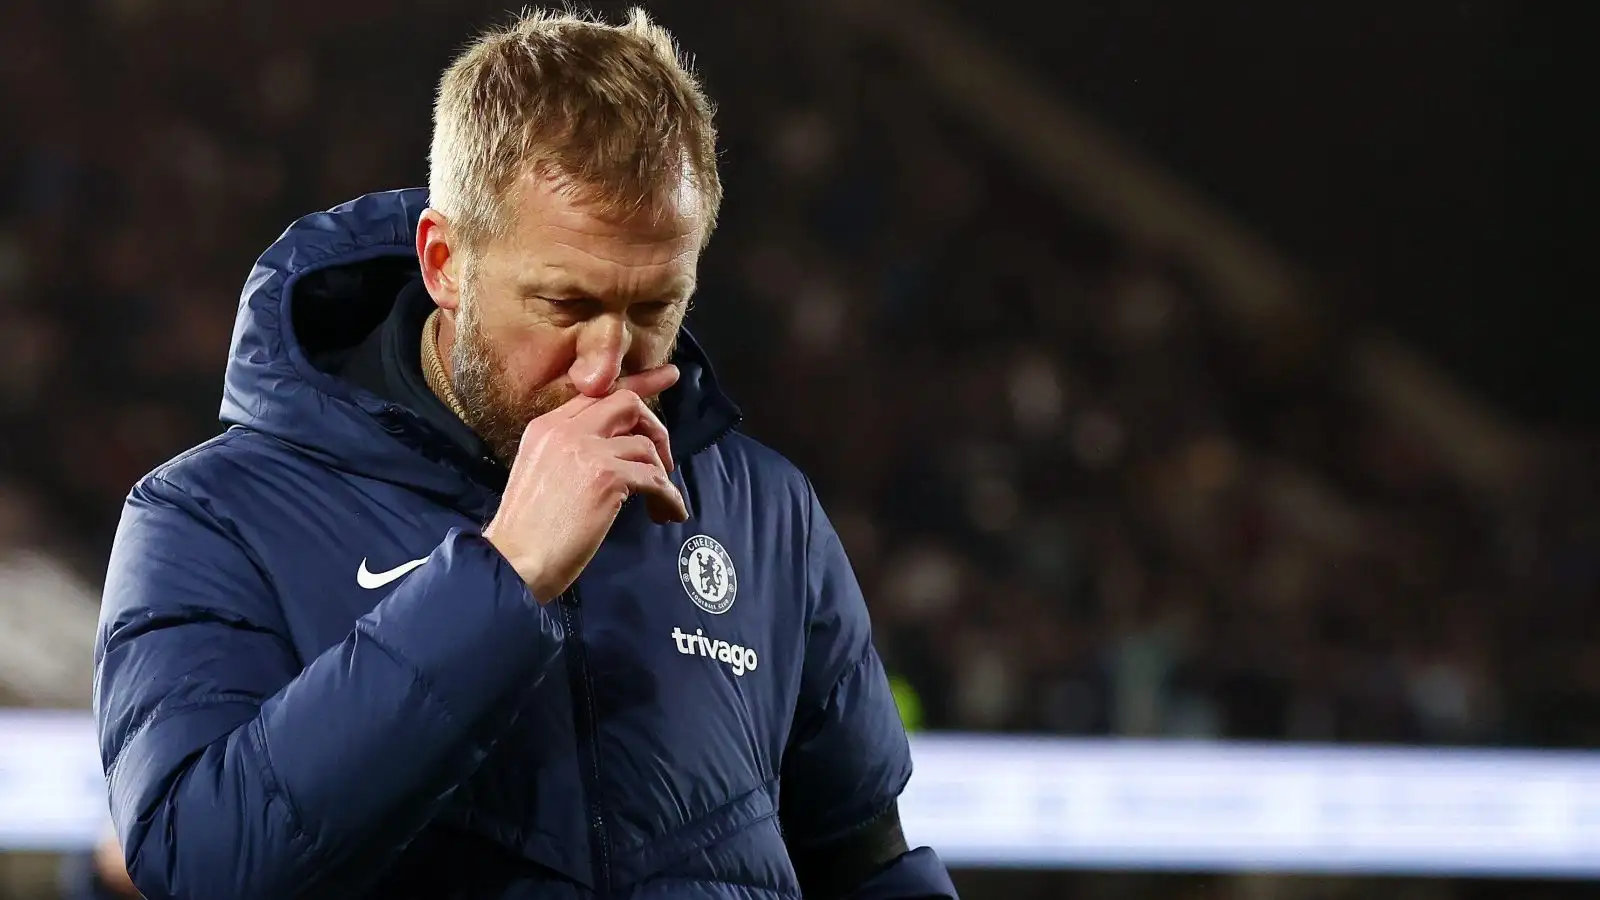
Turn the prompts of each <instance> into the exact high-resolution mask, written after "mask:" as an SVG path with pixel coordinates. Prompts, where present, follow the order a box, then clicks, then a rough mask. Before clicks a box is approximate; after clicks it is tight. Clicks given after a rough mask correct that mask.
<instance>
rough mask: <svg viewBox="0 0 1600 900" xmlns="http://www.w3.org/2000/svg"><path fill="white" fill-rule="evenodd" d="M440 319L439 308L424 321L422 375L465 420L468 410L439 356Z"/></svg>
mask: <svg viewBox="0 0 1600 900" xmlns="http://www.w3.org/2000/svg"><path fill="white" fill-rule="evenodd" d="M439 321H440V320H439V310H437V309H435V310H434V311H433V312H431V313H429V314H428V320H427V321H426V322H423V323H422V377H423V379H424V380H425V381H427V382H428V389H429V390H431V391H433V393H434V396H436V397H438V398H439V399H440V400H442V401H444V405H445V406H448V407H450V411H451V412H453V413H455V415H456V418H458V419H460V420H461V421H463V422H465V421H467V413H466V410H465V408H463V407H462V405H461V400H460V399H459V398H457V397H456V391H455V388H454V387H452V386H451V384H450V375H449V372H448V370H446V369H445V366H444V360H442V359H440V357H439Z"/></svg>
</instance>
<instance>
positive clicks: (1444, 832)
mask: <svg viewBox="0 0 1600 900" xmlns="http://www.w3.org/2000/svg"><path fill="white" fill-rule="evenodd" d="M646 5H647V7H648V8H649V9H651V11H652V12H653V13H654V14H655V15H656V16H657V17H658V19H659V20H661V21H662V22H663V23H664V24H666V25H667V26H668V27H669V28H671V29H673V30H674V31H675V32H676V33H677V34H678V35H679V37H680V39H681V40H682V42H683V43H684V45H685V47H686V48H688V49H689V50H691V51H693V53H694V54H695V56H696V57H697V59H698V61H699V65H700V68H701V71H702V72H703V74H704V75H705V78H706V80H707V82H708V85H709V89H710V91H711V94H712V96H713V97H714V98H715V99H716V100H717V101H718V103H719V105H720V108H721V115H720V122H721V127H722V129H723V147H724V159H725V169H724V181H725V183H726V185H727V188H728V195H727V203H726V207H725V212H724V215H723V219H722V224H721V227H720V230H719V232H718V234H717V237H716V239H715V240H714V241H713V243H712V247H711V250H710V252H709V254H708V255H707V257H706V258H705V260H704V262H703V264H702V288H701V293H700V299H699V302H698V308H697V309H696V311H695V313H694V314H693V315H692V318H691V322H692V327H693V328H695V330H696V332H697V333H698V334H699V335H700V336H701V338H702V340H703V341H705V342H706V343H707V344H708V345H709V347H710V349H711V351H712V354H713V357H714V359H715V360H717V361H718V363H719V365H720V368H721V370H722V371H723V373H724V377H725V381H727V382H728V383H729V384H731V385H732V387H733V389H734V393H735V396H736V397H738V398H739V399H740V401H741V402H742V403H743V405H744V406H745V408H746V410H747V411H748V413H749V414H750V419H749V425H748V428H749V430H750V431H751V432H753V433H754V434H755V435H757V436H758V437H761V438H763V439H764V440H766V441H768V442H770V443H772V444H774V445H775V446H777V447H778V448H779V449H780V450H782V451H783V452H785V453H786V454H788V455H789V456H790V457H792V458H793V459H795V460H796V461H797V462H799V463H800V464H801V465H802V467H804V468H805V469H806V470H807V471H808V472H809V473H810V474H811V476H812V478H813V479H814V481H815V482H816V484H817V485H818V488H819V490H820V491H821V493H822V496H823V499H824V501H825V502H826V503H827V504H828V505H829V507H830V509H831V511H832V514H833V516H834V518H835V520H836V521H837V522H838V523H839V525H840V530H841V532H842V534H843V536H844V539H845V542H846V544H847V547H848V549H849V552H850V554H851V557H852V559H853V561H854V563H855V566H856V568H857V570H858V572H859V574H860V577H861V579H862V581H863V583H864V586H865V587H866V589H867V595H868V597H869V598H870V601H871V603H872V609H873V615H874V618H875V622H876V627H877V635H878V643H879V647H880V649H881V650H882V652H883V653H884V655H885V658H886V660H887V661H888V663H889V665H890V668H891V670H892V671H893V672H894V673H895V675H896V678H897V680H898V687H899V690H900V696H901V698H902V701H903V712H904V713H905V715H906V718H907V722H908V725H910V726H911V727H912V728H914V729H915V730H916V733H917V745H916V748H917V759H918V764H919V767H920V768H919V773H920V774H919V776H918V777H917V778H916V779H915V780H914V782H913V792H912V794H911V795H909V796H908V797H907V798H906V803H905V810H906V819H907V827H908V831H910V832H911V835H910V836H911V837H912V838H913V840H921V841H925V842H931V843H933V844H934V845H935V846H937V847H938V848H939V849H940V850H941V852H943V853H944V854H945V855H946V856H947V858H949V859H950V860H951V861H952V862H953V863H955V864H957V865H959V866H960V867H961V870H960V872H959V873H958V883H959V884H960V885H961V887H962V889H963V891H964V895H965V896H967V897H969V898H988V897H1015V898H1046V897H1081V898H1113V897H1116V898H1122V897H1127V898H1144V897H1162V898H1168V897H1171V898H1193V900H1201V898H1206V900H1210V898H1232V897H1239V898H1249V900H1269V898H1271V900H1276V898H1343V897H1367V896H1384V897H1400V898H1429V900H1432V898H1439V900H1446V898H1479V897H1502V896H1505V897H1529V898H1540V897H1551V898H1558V897H1579V896H1595V895H1596V894H1600V890H1597V888H1596V887H1595V884H1594V883H1593V881H1591V880H1590V879H1594V878H1597V877H1600V753H1593V751H1592V750H1589V749H1586V748H1591V747H1593V746H1594V745H1595V744H1596V743H1597V742H1600V641H1597V638H1600V634H1597V629H1596V628H1595V622H1596V617H1595V615H1594V607H1595V605H1596V602H1597V601H1600V512H1597V507H1596V504H1597V502H1600V467H1597V466H1596V460H1597V459H1600V453H1597V450H1600V440H1597V435H1600V431H1597V429H1596V427H1595V425H1596V422H1597V421H1600V416H1597V415H1596V413H1597V410H1600V403H1597V396H1600V390H1597V388H1600V378H1597V375H1600V360H1597V358H1596V357H1595V356H1594V355H1593V354H1591V352H1590V347H1589V342H1590V341H1592V340H1593V339H1594V338H1595V337H1597V336H1600V327H1597V326H1600V313H1597V311H1596V310H1597V304H1596V302H1595V300H1596V298H1595V296H1594V285H1595V283H1596V280H1595V279H1594V278H1593V275H1594V274H1595V268H1596V266H1595V263H1594V260H1595V258H1596V256H1597V255H1600V241H1597V238H1600V228H1597V226H1596V224H1595V223H1596V217H1595V210H1596V209H1597V204H1596V201H1597V200H1600V190H1597V184H1600V179H1597V176H1596V171H1597V167H1596V163H1597V162H1600V160H1597V159H1596V155H1595V153H1594V146H1595V144H1594V142H1593V137H1594V132H1595V130H1596V128H1597V126H1596V121H1597V119H1596V116H1595V114H1594V100H1593V89H1594V86H1595V85H1596V84H1600V80H1597V79H1596V78H1594V77H1592V73H1586V72H1580V71H1579V70H1580V68H1581V67H1583V66H1585V65H1587V64H1588V60H1587V59H1586V57H1587V56H1592V46H1591V44H1592V35H1593V34H1594V33H1595V31H1594V29H1593V28H1592V25H1591V23H1590V22H1589V21H1587V20H1589V19H1593V18H1594V16H1593V15H1592V13H1591V12H1590V9H1591V8H1592V5H1589V4H1570V5H1561V4H1525V3H1518V2H1515V0H1463V2H1449V3H1444V2H1416V3H1404V4H1394V3H1378V2H1357V3H1340V4H1315V5H1312V4H1294V3H1289V4H1285V3H1271V2H1266V0H1221V2H1215V3H1207V4H1190V3H1180V2H1176V0H1174V2H1168V3H1158V2H1154V0H1124V2H1109V0H1104V2H1092V3H1068V4H1052V5H1048V6H1046V5H1040V6H1038V7H1037V8H1032V7H1027V6H1015V7H1001V6H998V5H996V4H989V3H978V2H975V0H762V2H731V0H724V2H713V0H659V2H650V3H647V4H646ZM593 6H594V7H595V8H597V9H600V10H615V9H617V8H620V6H621V4H611V3H598V4H593ZM504 10H505V4H504V3H490V2H482V0H319V2H309V0H279V2H270V3H269V2H254V0H241V2H230V3H220V2H202V0H101V2H86V0H57V2H46V0H5V2H4V3H3V5H0V104H3V105H0V111H3V114H4V121H5V123H6V124H5V127H4V129H3V130H0V173H4V177H5V179H6V184H7V185H8V186H9V189H8V190H6V191H5V192H4V193H3V194H0V345H3V346H0V431H3V432H4V439H3V442H0V706H4V707H8V708H7V709H0V898H4V900H13V898H27V900H41V898H50V897H55V896H57V895H58V893H57V892H58V890H59V889H60V888H59V887H58V880H59V879H58V874H57V873H58V870H59V869H60V868H61V867H62V860H63V858H64V857H63V854H66V855H67V857H65V858H71V855H72V854H75V853H81V852H83V851H86V850H87V849H88V847H89V846H90V845H91V844H92V843H93V841H94V840H96V839H97V838H98V837H99V836H100V834H101V829H102V827H103V822H102V819H103V812H101V809H102V808H103V805H104V798H103V786H102V785H101V784H100V782H99V774H98V771H97V765H98V763H97V760H96V758H95V752H94V748H93V746H92V737H91V732H90V726H89V724H88V722H87V711H86V710H87V702H88V697H89V685H90V679H91V677H92V671H91V667H90V661H89V655H90V647H91V644H92V638H93V629H94V622H95V616H96V611H97V609H96V607H97V602H98V601H97V591H98V581H99V579H100V577H101V574H102V572H103V560H104V557H105V553H106V550H107V548H108V547H109V542H110V535H111V531H112V528H113V526H114V525H115V520H116V516H117V513H118V508H119V503H120V500H121V498H122V496H123V494H124V493H125V492H126V491H127V489H128V487H129V486H130V485H131V484H132V483H133V481H134V480H135V479H137V477H138V476H139V475H141V474H142V473H144V472H145V471H147V470H148V469H150V468H151V467H152V466H154V465H155V464H156V463H158V462H160V461H162V460H164V459H166V458H167V457H169V456H171V455H172V454H174V453H175V452H177V451H178V450H180V449H182V448H184V447H186V446H188V445H189V444H191V443H194V442H196V441H199V440H201V439H203V438H205V437H207V436H209V435H210V434H212V433H214V432H215V430H216V428H217V426H216V424H215V413H216V408H217V404H218V398H219V394H220V375H221V372H222V363H223V359H224V356H225V352H226V347H227V344H228V338H229V332H230V329H231V324H232V321H233V313H234V301H235V298H236V297H237V296H238V291H239V287H240V284H241V282H242V279H243V276H244V274H245V273H246V271H247V269H248V267H249V265H250V263H251V262H252V261H253V259H254V257H255V255H256V254H257V253H259V252H260V250H261V249H262V248H264V247H265V246H266V244H267V243H268V242H269V241H270V240H271V239H272V238H273V237H275V236H276V235H277V234H278V233H279V232H280V231H281V230H282V229H283V227H284V226H285V225H286V224H287V223H288V222H289V221H290V220H291V219H292V218H294V217H296V216H298V215H300V214H302V213H305V212H308V211H311V210H315V209H321V208H325V207H327V206H330V205H333V204H335V203H337V202H340V201H342V200H345V199H348V198H350V197H352V196H355V195H357V194H360V193H363V192H365V191H368V190H374V189H383V188H389V187H396V186H404V185H413V184H420V183H422V181H423V180H424V174H425V147H426V140H427V133H428V127H429V103H430V100H431V92H432V88H433V83H434V79H435V78H436V74H437V72H438V71H439V70H440V68H441V67H442V66H443V64H444V63H445V61H446V60H447V59H448V57H449V55H450V53H451V51H452V50H453V49H454V48H455V47H457V46H459V45H460V43H461V42H462V41H463V40H464V39H465V38H466V36H467V35H468V34H469V33H470V31H471V30H472V29H473V28H475V27H477V26H479V25H483V24H486V23H488V22H489V21H491V20H494V19H495V18H497V17H499V16H501V15H503V14H504Z"/></svg>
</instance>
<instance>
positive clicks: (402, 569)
mask: <svg viewBox="0 0 1600 900" xmlns="http://www.w3.org/2000/svg"><path fill="white" fill-rule="evenodd" d="M427 561H428V557H426V556H424V557H423V558H421V559H413V560H412V561H411V562H408V563H402V564H401V565H398V566H395V567H394V568H392V569H390V570H389V571H387V572H369V571H367V561H366V560H364V559H363V560H362V561H361V568H359V569H357V570H356V584H359V585H361V586H362V587H364V588H366V589H367V590H369V591H371V590H376V589H378V588H381V587H383V586H384V585H386V584H388V583H389V582H391V581H394V580H395V579H396V578H402V577H404V576H405V574H406V573H407V572H410V571H411V570H412V569H415V568H417V567H418V566H420V565H422V564H423V563H425V562H427Z"/></svg>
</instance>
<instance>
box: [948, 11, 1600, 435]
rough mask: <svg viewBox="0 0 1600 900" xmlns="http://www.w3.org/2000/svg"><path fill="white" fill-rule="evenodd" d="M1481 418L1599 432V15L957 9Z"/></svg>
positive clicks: (1465, 12)
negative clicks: (1423, 364) (1473, 406)
mask: <svg viewBox="0 0 1600 900" xmlns="http://www.w3.org/2000/svg"><path fill="white" fill-rule="evenodd" d="M951 6H953V7H955V8H957V9H960V10H961V11H962V14H963V16H964V18H966V20H967V21H969V22H971V23H972V24H974V25H978V26H979V27H980V29H982V30H984V31H986V32H987V33H988V34H990V35H992V36H994V37H996V38H997V39H999V40H1001V41H1002V42H1004V43H1005V44H1007V45H1008V46H1009V47H1012V48H1016V49H1017V51H1018V52H1017V56H1018V58H1019V59H1020V60H1021V61H1023V62H1024V63H1025V64H1026V65H1027V66H1028V68H1029V69H1030V70H1031V71H1033V72H1035V73H1038V74H1040V75H1044V76H1045V77H1047V78H1049V79H1050V80H1051V81H1053V82H1054V83H1056V84H1057V85H1058V86H1059V90H1060V92H1061V94H1062V96H1063V97H1066V98H1069V99H1071V100H1072V101H1074V102H1076V103H1078V104H1079V105H1080V106H1082V107H1083V108H1086V109H1088V110H1089V111H1091V112H1093V113H1095V114H1096V115H1098V116H1099V117H1100V118H1101V119H1102V120H1104V121H1107V122H1109V123H1110V124H1112V125H1113V126H1115V127H1117V128H1118V130H1120V131H1121V132H1122V133H1123V134H1124V135H1125V136H1127V137H1129V138H1131V139H1132V140H1133V141H1134V142H1136V143H1137V144H1139V145H1140V146H1141V147H1142V148H1143V149H1144V150H1145V151H1146V152H1148V153H1149V154H1150V155H1151V156H1153V157H1155V158H1156V159H1158V160H1160V161H1161V162H1163V163H1164V164H1165V165H1167V166H1169V167H1170V168H1172V169H1173V170H1174V171H1176V172H1177V173H1178V174H1179V175H1181V176H1183V177H1184V178H1186V179H1187V180H1188V181H1189V183H1191V184H1192V185H1194V186H1196V187H1198V188H1199V189H1201V190H1202V191H1203V192H1205V193H1206V194H1207V195H1209V196H1210V197H1212V198H1213V199H1215V200H1217V201H1219V202H1220V203H1221V204H1222V205H1223V206H1225V207H1226V208H1227V209H1229V210H1230V211H1231V212H1232V213H1233V214H1234V215H1235V216H1236V217H1238V218H1239V219H1241V220H1242V221H1244V222H1245V223H1246V224H1247V225H1249V226H1250V227H1252V228H1253V229H1254V230H1256V231H1257V232H1258V233H1261V234H1263V235H1265V236H1266V237H1267V238H1268V239H1269V241H1271V243H1272V244H1273V245H1274V246H1276V247H1278V248H1279V249H1281V250H1282V251H1284V252H1285V253H1286V254H1287V255H1288V257H1289V258H1291V259H1292V260H1294V261H1295V262H1297V263H1299V264H1301V265H1302V266H1304V267H1305V268H1306V269H1308V270H1309V271H1310V272H1311V273H1312V274H1313V276H1314V277H1315V278H1316V279H1317V281H1318V282H1319V284H1320V285H1321V286H1322V287H1324V288H1326V289H1327V292H1328V294H1329V296H1330V297H1331V298H1332V299H1333V301H1334V302H1336V303H1337V304H1339V307H1340V309H1341V310H1342V311H1343V312H1345V313H1346V314H1348V315H1350V316H1352V317H1361V318H1376V319H1377V320H1379V321H1382V322H1384V323H1387V324H1389V325H1390V326H1391V327H1393V328H1395V329H1397V330H1398V331H1400V332H1401V333H1402V334H1404V335H1406V336H1407V337H1408V338H1410V339H1411V340H1412V341H1413V343H1414V344H1416V345H1419V346H1421V347H1422V348H1423V349H1424V351H1425V352H1426V353H1427V354H1428V355H1430V356H1431V357H1433V358H1434V359H1436V360H1438V361H1440V362H1442V363H1444V364H1446V365H1447V366H1448V367H1449V368H1450V369H1451V370H1452V371H1454V372H1455V373H1456V375H1457V377H1458V378H1460V379H1461V380H1463V381H1465V382H1467V383H1468V384H1469V385H1470V386H1471V388H1472V389H1473V390H1474V391H1475V392H1476V393H1477V394H1479V395H1480V396H1484V397H1486V398H1488V399H1490V400H1492V401H1493V402H1495V403H1497V404H1498V405H1499V406H1500V407H1502V408H1505V409H1507V410H1510V411H1513V412H1515V413H1517V414H1519V415H1520V416H1522V417H1524V418H1526V419H1529V420H1532V421H1539V422H1546V423H1564V424H1569V425H1581V426H1584V427H1586V428H1587V429H1589V430H1593V429H1594V428H1595V427H1596V426H1597V425H1600V390H1596V386H1600V358H1597V357H1595V356H1594V355H1592V354H1591V353H1590V342H1591V341H1593V340H1594V339H1596V338H1597V337H1600V305H1597V304H1596V303H1595V302H1594V300H1595V298H1594V297H1593V294H1594V292H1593V290H1592V289H1591V288H1590V285H1592V284H1593V283H1594V276H1595V275H1596V268H1597V266H1596V262H1595V260H1594V257H1595V256H1597V255H1600V227H1597V226H1596V224H1595V220H1594V215H1595V212H1596V210H1597V209H1600V174H1597V171H1600V152H1597V147H1600V141H1597V140H1596V136H1597V131H1600V111H1597V110H1596V106H1597V104H1596V101H1595V98H1594V93H1595V89H1596V88H1597V87H1600V77H1597V76H1596V70H1595V66H1594V65H1593V63H1592V62H1591V61H1590V60H1591V58H1592V57H1593V56H1594V55H1595V51H1594V49H1593V48H1592V47H1591V46H1589V45H1590V44H1591V43H1592V36H1593V35H1594V34H1595V30H1594V28H1593V27H1592V26H1593V20H1595V19H1596V18H1597V16H1596V14H1595V13H1594V12H1593V11H1591V10H1592V9H1593V8H1594V7H1595V6H1597V5H1596V4H1583V3H1577V2H1574V3H1570V4H1564V5H1563V4H1559V3H1529V2H1516V0H1464V2H1451V3H1442V2H1405V3H1393V2H1371V0H1364V2H1357V3H1337V4H1301V3H1282V2H1272V0H1216V2H1210V3H1186V2H1178V0H1159V2H1158V0H1095V2H1076V3H1069V4H1051V5H1050V7H1051V8H1045V7H1044V6H1042V5H1041V7H1040V8H1039V9H1036V10H1027V9H1019V8H1017V7H1012V8H1010V9H1009V11H1008V12H1007V14H1006V15H1004V16H995V15H993V14H992V11H993V10H994V9H995V7H994V6H993V5H992V4H987V3H986V4H983V5H979V3H978V0H951Z"/></svg>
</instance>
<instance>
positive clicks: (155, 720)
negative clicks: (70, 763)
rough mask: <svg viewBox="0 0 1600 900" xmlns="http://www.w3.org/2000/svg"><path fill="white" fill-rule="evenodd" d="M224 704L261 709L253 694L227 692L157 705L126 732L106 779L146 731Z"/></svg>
mask: <svg viewBox="0 0 1600 900" xmlns="http://www.w3.org/2000/svg"><path fill="white" fill-rule="evenodd" d="M225 703H247V704H249V705H251V706H254V707H256V708H257V709H258V710H259V709H260V707H261V703H260V698H258V697H256V696H255V695H254V694H244V693H240V692H237V691H227V692H223V693H217V694H212V695H210V696H208V697H206V698H205V699H203V700H190V701H188V702H185V703H179V704H177V705H176V706H162V705H161V704H159V703H158V704H156V707H155V708H154V709H152V710H150V712H149V713H147V714H146V715H145V717H144V718H143V719H142V720H140V722H139V724H138V725H137V726H135V727H134V729H133V730H132V731H130V732H128V736H127V737H126V738H124V739H123V741H122V746H120V747H118V748H117V755H116V757H114V758H113V759H112V760H111V766H110V768H108V769H107V770H106V778H107V779H108V780H110V779H114V778H116V775H117V771H118V770H119V769H121V768H122V759H123V757H124V756H125V755H126V754H127V752H128V748H129V747H130V746H132V745H133V744H134V742H136V741H138V740H139V738H140V737H142V736H143V735H144V733H145V732H146V731H149V730H150V729H151V728H154V727H155V726H157V725H159V724H161V723H162V722H165V721H167V720H168V719H171V718H173V717H174V716H177V715H179V714H180V713H186V712H193V711H194V710H197V709H206V708H209V707H213V706H221V705H223V704H225Z"/></svg>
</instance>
